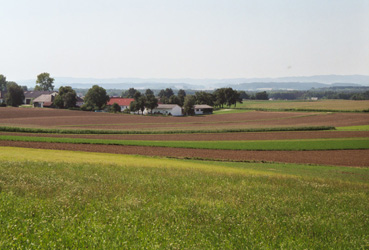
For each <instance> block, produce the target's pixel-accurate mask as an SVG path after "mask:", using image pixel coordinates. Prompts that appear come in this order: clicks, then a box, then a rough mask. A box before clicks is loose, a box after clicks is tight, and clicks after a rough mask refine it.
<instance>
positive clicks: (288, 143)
mask: <svg viewBox="0 0 369 250" xmlns="http://www.w3.org/2000/svg"><path fill="white" fill-rule="evenodd" d="M0 140H7V141H29V142H55V143H72V144H100V145H129V146H149V147H172V148H196V149H224V150H258V151H262V150H285V151H291V150H344V149H369V138H339V139H303V140H302V139H300V140H258V141H141V140H138V141H135V140H104V139H82V138H57V137H28V136H12V135H0Z"/></svg>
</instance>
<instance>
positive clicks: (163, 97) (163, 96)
mask: <svg viewBox="0 0 369 250" xmlns="http://www.w3.org/2000/svg"><path fill="white" fill-rule="evenodd" d="M172 95H174V92H173V90H172V89H171V88H166V89H165V90H164V89H162V90H160V92H159V98H160V101H161V102H162V103H164V104H167V103H170V102H169V98H170V97H171V96H172Z"/></svg>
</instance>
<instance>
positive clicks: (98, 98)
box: [85, 85, 110, 110]
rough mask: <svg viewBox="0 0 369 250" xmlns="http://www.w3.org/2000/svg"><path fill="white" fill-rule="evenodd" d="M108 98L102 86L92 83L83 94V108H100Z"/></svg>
mask: <svg viewBox="0 0 369 250" xmlns="http://www.w3.org/2000/svg"><path fill="white" fill-rule="evenodd" d="M109 99H110V98H109V96H108V95H107V94H106V90H105V89H104V88H103V87H99V86H98V85H94V86H92V88H90V89H89V90H88V91H87V94H86V96H85V108H87V109H97V110H101V109H103V108H104V107H105V105H106V103H107V102H108V101H109Z"/></svg>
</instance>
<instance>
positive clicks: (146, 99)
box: [129, 89, 158, 114]
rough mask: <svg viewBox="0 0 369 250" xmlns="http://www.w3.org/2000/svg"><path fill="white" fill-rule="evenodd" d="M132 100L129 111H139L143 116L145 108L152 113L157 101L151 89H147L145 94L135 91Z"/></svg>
mask: <svg viewBox="0 0 369 250" xmlns="http://www.w3.org/2000/svg"><path fill="white" fill-rule="evenodd" d="M133 98H134V99H135V100H134V101H133V102H131V104H130V106H129V109H130V110H131V111H134V112H135V111H141V114H143V112H144V110H145V108H147V109H150V113H152V110H153V109H154V108H156V107H157V106H158V99H156V97H155V95H154V92H153V91H152V90H151V89H147V90H146V92H145V94H141V93H140V92H138V91H137V92H136V93H135V95H134V97H133Z"/></svg>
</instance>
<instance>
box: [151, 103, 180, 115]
mask: <svg viewBox="0 0 369 250" xmlns="http://www.w3.org/2000/svg"><path fill="white" fill-rule="evenodd" d="M148 113H150V110H148V109H145V111H144V114H148ZM152 113H153V114H163V115H172V116H182V115H183V113H182V108H181V107H180V106H178V105H177V104H159V105H158V106H157V107H156V108H154V109H153V110H152Z"/></svg>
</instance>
